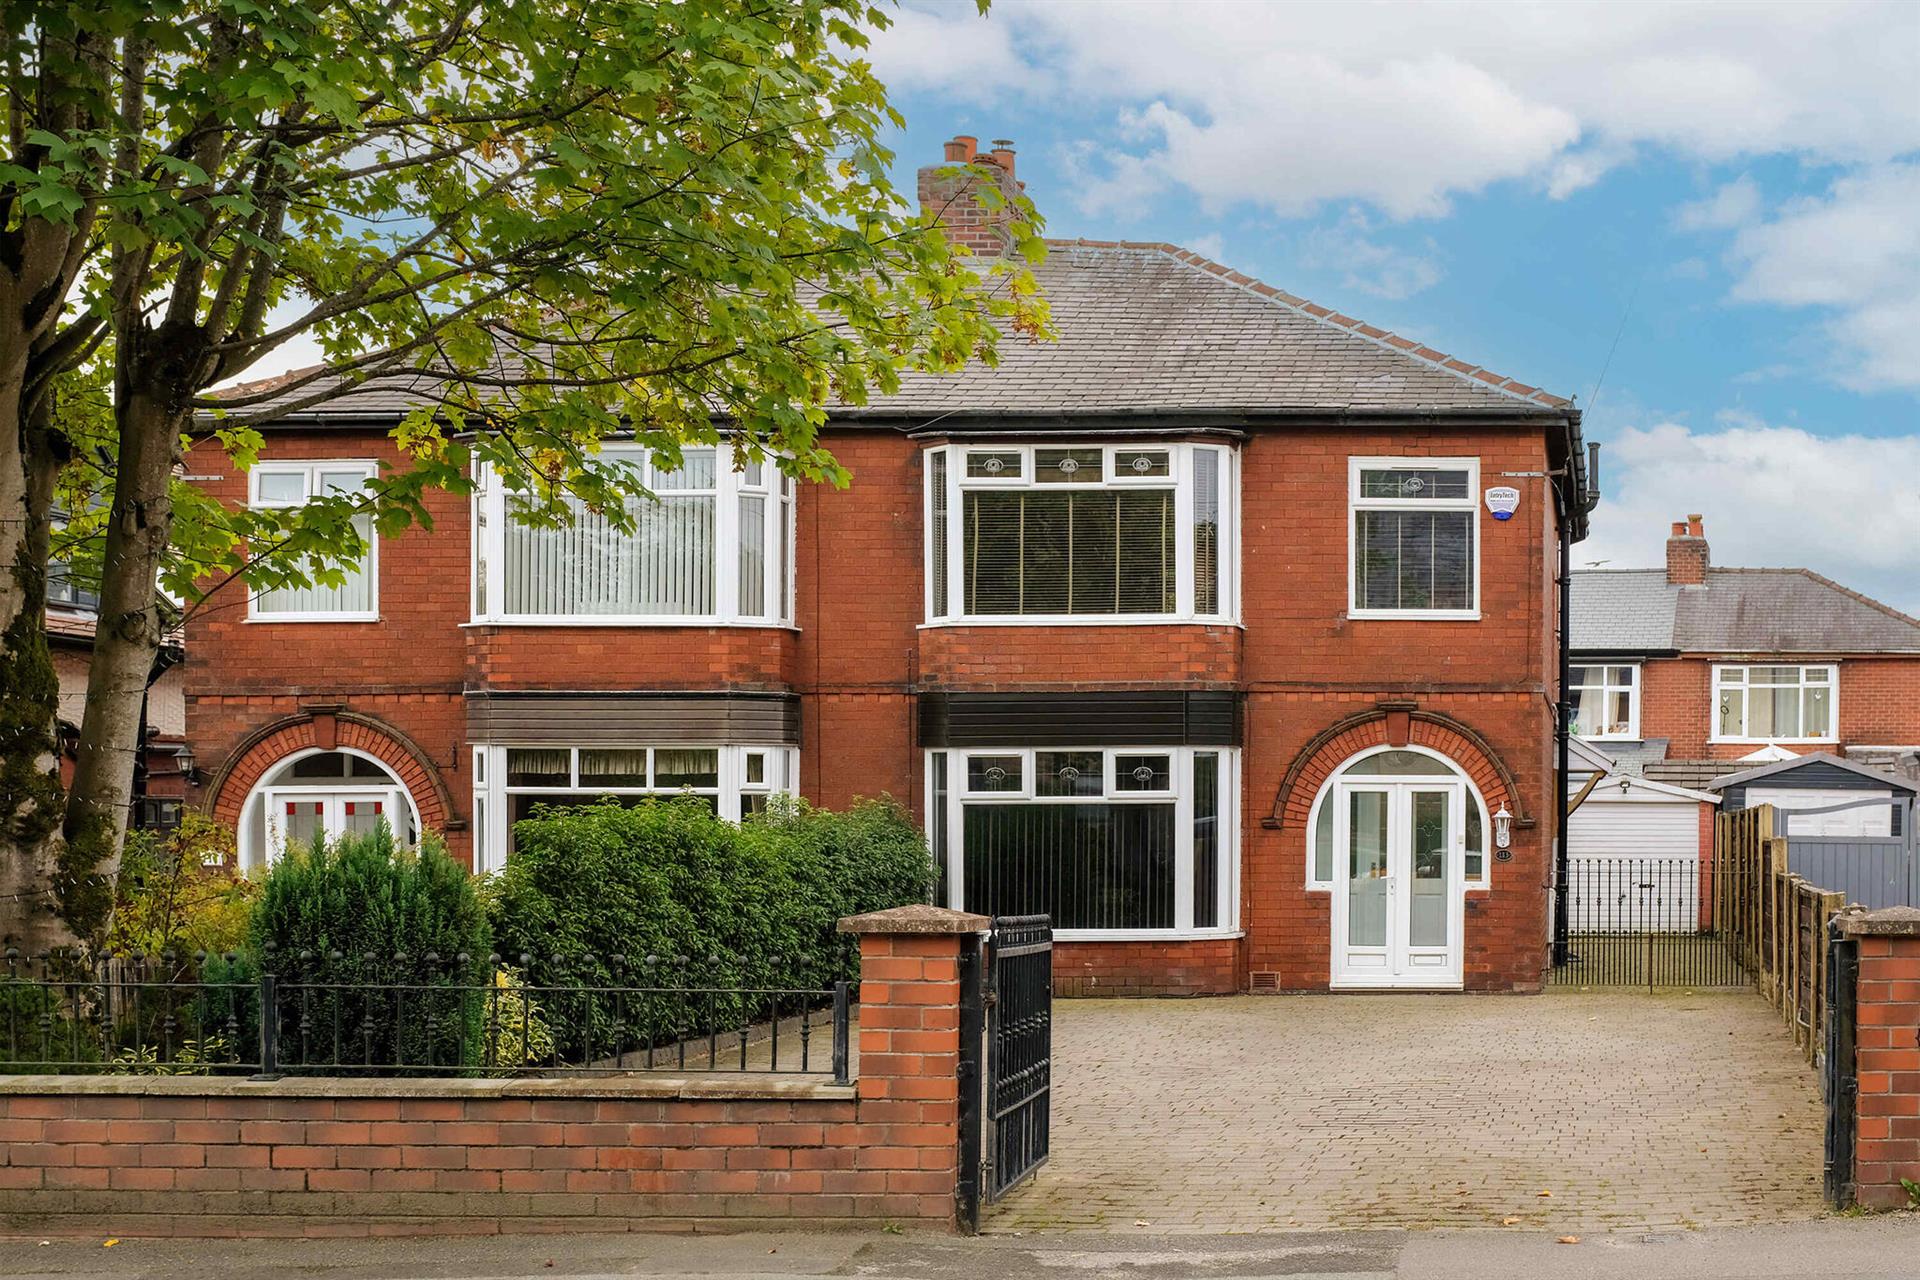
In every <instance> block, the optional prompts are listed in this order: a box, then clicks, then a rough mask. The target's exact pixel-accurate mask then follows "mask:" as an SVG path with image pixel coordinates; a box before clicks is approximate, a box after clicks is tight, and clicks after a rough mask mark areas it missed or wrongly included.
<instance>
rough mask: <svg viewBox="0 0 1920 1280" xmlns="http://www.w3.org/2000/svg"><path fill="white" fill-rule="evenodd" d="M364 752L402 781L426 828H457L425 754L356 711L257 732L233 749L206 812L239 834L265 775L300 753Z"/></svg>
mask: <svg viewBox="0 0 1920 1280" xmlns="http://www.w3.org/2000/svg"><path fill="white" fill-rule="evenodd" d="M343 747H345V748H350V749H352V750H355V751H361V752H364V753H366V754H367V755H369V756H372V757H373V758H374V759H375V760H378V761H379V762H380V763H381V764H383V765H385V766H386V768H387V770H388V772H390V773H392V774H393V776H394V777H396V778H398V779H399V780H400V784H401V785H402V786H404V787H405V788H406V789H407V791H408V793H409V794H410V795H411V796H412V797H413V803H414V807H415V808H417V809H418V810H419V811H420V822H421V825H422V827H423V828H426V829H431V830H434V831H445V830H447V829H448V827H449V826H451V825H455V824H454V823H453V814H454V809H453V803H452V797H451V796H449V795H448V794H447V788H446V784H445V783H444V782H443V781H442V780H441V778H440V773H439V771H438V770H437V769H435V768H434V767H433V762H432V761H431V760H430V759H429V758H428V757H427V755H426V753H425V752H423V751H421V750H420V748H419V747H417V746H415V745H414V744H413V742H412V741H411V740H409V739H408V738H407V736H406V735H405V734H403V733H401V732H400V731H399V730H398V729H395V728H394V727H393V726H391V725H389V724H386V723H385V722H383V721H380V720H376V719H375V718H374V717H372V716H368V715H362V714H360V713H359V712H356V711H344V710H339V709H320V708H315V709H313V710H309V711H302V712H300V713H299V714H297V715H291V716H286V717H284V718H282V719H279V720H275V721H273V722H272V723H271V724H266V725H262V726H261V727H260V728H259V729H257V730H255V731H254V733H253V734H252V735H251V736H250V737H248V738H247V740H246V741H244V742H242V743H241V744H240V745H239V746H237V747H235V748H234V749H233V752H232V753H231V754H230V755H228V757H227V759H226V760H225V762H224V763H222V764H221V766H220V769H219V772H218V773H216V774H215V775H214V778H213V781H212V782H211V783H210V784H209V785H208V788H207V794H208V796H209V797H211V799H210V801H209V803H208V805H207V809H208V811H209V812H210V813H211V814H212V815H213V816H214V818H215V819H216V820H218V821H220V822H222V823H224V824H225V825H227V826H230V827H235V828H238V827H239V825H240V818H241V810H242V808H243V807H244V806H245V805H246V802H247V796H248V795H249V794H251V793H252V791H253V788H254V787H255V785H257V784H258V783H259V781H260V779H261V778H263V777H265V776H266V774H267V771H268V770H270V769H272V768H273V767H274V766H275V765H277V764H279V763H280V762H281V761H283V760H285V759H286V758H287V757H288V756H290V755H293V754H295V753H296V752H300V751H307V750H315V751H335V750H338V749H340V748H343Z"/></svg>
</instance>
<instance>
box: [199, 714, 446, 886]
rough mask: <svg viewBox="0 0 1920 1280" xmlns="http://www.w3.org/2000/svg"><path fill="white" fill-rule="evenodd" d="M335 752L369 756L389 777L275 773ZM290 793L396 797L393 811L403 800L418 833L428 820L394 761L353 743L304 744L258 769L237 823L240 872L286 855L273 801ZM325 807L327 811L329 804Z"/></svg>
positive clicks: (398, 833)
mask: <svg viewBox="0 0 1920 1280" xmlns="http://www.w3.org/2000/svg"><path fill="white" fill-rule="evenodd" d="M336 753H337V754H340V755H345V756H353V757H356V758H358V759H361V760H366V761H369V762H371V763H372V764H374V765H376V766H378V767H379V769H380V771H381V772H382V773H384V774H386V776H387V778H388V781H386V782H382V781H380V780H379V779H377V778H370V777H369V778H355V777H347V778H310V779H305V780H300V779H295V778H294V777H292V776H291V774H288V776H287V777H285V778H280V776H279V775H281V774H282V773H283V772H286V771H287V770H289V769H291V768H292V766H293V765H294V764H295V763H297V762H298V761H301V760H305V759H307V758H308V757H310V756H319V755H330V754H336ZM276 779H277V780H276ZM290 797H300V798H303V799H308V800H316V799H317V800H322V801H327V802H338V801H340V800H384V799H388V798H391V797H397V798H398V800H399V804H398V805H396V806H395V810H394V812H395V813H396V814H399V813H401V812H403V809H402V807H401V806H404V813H405V814H406V816H407V817H408V819H409V820H410V823H411V825H412V828H413V831H414V834H415V837H416V839H417V838H418V836H419V835H420V834H422V833H424V832H425V830H426V826H425V824H424V823H423V822H422V820H421V815H420V806H419V804H418V803H416V802H415V800H414V798H413V792H412V790H411V789H410V788H409V787H408V786H407V784H406V783H405V782H403V781H402V780H401V778H400V775H399V774H397V773H395V772H394V770H393V767H392V766H391V765H389V764H388V763H387V762H386V761H384V760H382V759H380V758H379V757H378V756H376V755H373V754H371V753H369V752H366V751H361V750H359V749H358V748H356V747H343V746H335V747H332V748H326V747H303V748H301V749H300V750H298V751H293V752H289V753H288V754H286V755H284V756H281V757H280V758H279V759H278V760H275V761H274V762H273V763H272V764H271V765H269V766H267V768H266V770H265V772H263V773H262V774H261V775H260V778H259V780H258V781H256V782H255V783H254V784H253V786H252V787H251V788H250V789H249V790H248V792H247V796H246V799H245V800H244V801H242V802H241V806H240V822H239V824H238V826H239V832H238V834H237V839H236V844H237V849H236V856H237V861H238V864H239V867H240V870H241V871H242V872H243V873H246V874H254V873H264V872H265V871H266V870H267V869H268V868H269V867H271V866H273V864H274V863H276V862H278V861H279V860H280V859H281V857H283V856H284V855H285V853H286V842H285V840H284V839H276V838H275V835H274V829H273V814H272V812H271V806H272V805H274V804H275V803H276V802H278V801H284V800H286V799H288V798H290ZM256 804H258V805H264V806H268V809H267V811H265V812H263V813H261V814H260V818H261V822H262V825H263V827H264V835H265V838H266V845H265V848H263V849H261V850H260V851H259V852H260V857H259V858H257V859H256V858H255V857H254V856H253V854H254V848H253V845H252V843H251V842H252V839H253V820H254V806H255V805H256ZM329 812H331V809H330V810H329ZM387 825H388V826H389V827H390V828H392V829H393V832H394V840H395V842H396V843H398V844H405V843H406V833H405V832H404V831H402V830H400V829H399V827H398V826H397V825H396V824H394V823H392V822H389V823H388V824H387ZM329 838H330V839H333V838H337V836H330V837H329Z"/></svg>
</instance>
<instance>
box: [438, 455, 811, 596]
mask: <svg viewBox="0 0 1920 1280" xmlns="http://www.w3.org/2000/svg"><path fill="white" fill-rule="evenodd" d="M605 456H606V457H607V458H608V459H609V460H611V461H616V462H624V463H626V464H628V465H630V466H631V467H633V468H634V470H635V471H636V472H637V474H638V478H639V480H640V482H641V483H642V484H644V485H645V486H646V488H647V489H648V490H649V491H650V492H651V494H652V495H653V496H652V497H650V498H642V499H637V500H634V501H633V502H632V503H631V504H630V506H629V509H628V510H629V514H630V516H631V519H632V522H633V528H632V530H631V532H622V531H620V530H619V529H618V528H617V527H616V526H615V523H614V521H613V520H611V519H609V518H608V517H607V516H606V515H604V514H600V513H596V512H593V511H590V510H588V509H587V507H586V505H585V504H584V503H581V502H579V501H578V500H577V499H573V498H571V497H569V498H568V499H566V503H567V506H568V509H569V510H570V512H571V513H572V517H573V518H572V520H571V522H570V523H568V524H565V525H562V526H559V527H557V528H543V527H536V526H534V525H531V524H528V523H526V522H524V521H523V520H521V519H519V518H518V517H517V516H516V513H515V510H514V508H515V506H516V505H517V503H516V498H515V495H514V494H513V493H511V492H509V490H508V488H507V486H506V485H505V484H503V483H502V482H501V479H500V477H499V476H498V475H497V474H496V473H494V472H492V471H491V469H488V468H484V467H483V468H481V469H480V471H479V472H478V474H477V475H476V477H475V480H476V484H477V486H478V487H477V491H476V493H475V495H474V500H473V521H474V538H473V556H474V559H473V620H474V621H475V622H498V623H516V624H532V625H553V626H560V625H588V626H607V625H621V626H646V625H653V626H672V625H689V624H692V625H708V626H712V625H729V626H790V625H791V624H792V622H793V508H794V488H793V481H792V479H791V478H789V477H787V476H785V475H783V474H782V473H781V472H780V470H779V468H778V467H776V466H775V465H773V464H772V463H771V462H768V461H747V462H743V463H741V464H740V465H739V466H737V467H736V466H731V465H728V463H729V461H730V459H729V456H728V454H727V453H726V452H725V451H724V450H720V449H715V448H697V449H687V450H685V451H684V453H683V454H682V458H681V462H680V465H679V466H677V467H674V468H672V469H667V468H664V467H662V466H661V465H660V464H659V463H658V462H657V461H656V460H655V459H653V457H652V456H651V451H650V450H647V449H643V448H636V447H629V446H613V447H609V448H608V449H607V450H606V454H605Z"/></svg>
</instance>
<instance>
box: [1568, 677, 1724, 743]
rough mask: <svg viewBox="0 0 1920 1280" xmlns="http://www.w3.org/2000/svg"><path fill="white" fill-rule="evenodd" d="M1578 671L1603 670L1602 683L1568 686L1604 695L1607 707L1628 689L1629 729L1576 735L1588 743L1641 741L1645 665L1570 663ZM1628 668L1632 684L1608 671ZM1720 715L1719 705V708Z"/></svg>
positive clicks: (1570, 682) (1575, 681)
mask: <svg viewBox="0 0 1920 1280" xmlns="http://www.w3.org/2000/svg"><path fill="white" fill-rule="evenodd" d="M1568 666H1570V667H1571V668H1573V669H1574V670H1576V671H1577V670H1580V669H1581V668H1586V669H1588V670H1598V671H1599V672H1600V683H1598V684H1592V683H1587V682H1582V681H1578V680H1569V681H1568V683H1567V688H1568V689H1570V690H1571V689H1593V690H1597V691H1598V692H1599V694H1600V702H1601V705H1602V706H1605V705H1606V703H1607V700H1608V699H1609V698H1610V697H1612V695H1614V694H1616V693H1619V692H1622V691H1624V692H1625V693H1626V695H1627V731H1626V732H1625V733H1582V734H1576V735H1575V736H1576V737H1579V738H1580V739H1582V740H1583V741H1586V742H1638V741H1639V740H1640V679H1641V674H1642V673H1641V666H1640V664H1639V663H1637V662H1598V661H1596V662H1586V661H1576V662H1571V663H1569V664H1568ZM1618 669H1625V670H1626V671H1627V672H1628V677H1627V679H1628V683H1627V684H1624V685H1620V684H1615V683H1614V682H1613V680H1612V679H1611V677H1609V676H1608V674H1607V673H1608V672H1610V671H1614V670H1618ZM1716 714H1717V708H1716Z"/></svg>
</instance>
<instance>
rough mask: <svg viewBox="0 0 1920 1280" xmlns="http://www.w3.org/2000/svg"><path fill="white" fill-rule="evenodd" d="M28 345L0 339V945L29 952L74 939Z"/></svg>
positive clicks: (48, 489) (41, 476) (45, 528)
mask: <svg viewBox="0 0 1920 1280" xmlns="http://www.w3.org/2000/svg"><path fill="white" fill-rule="evenodd" d="M27 346H28V339H27V337H26V336H25V335H24V334H21V333H19V332H17V331H16V332H15V333H12V334H6V335H0V945H4V946H7V947H15V948H18V949H19V950H20V951H22V952H25V953H27V954H29V955H34V954H40V953H44V952H47V951H51V950H54V949H55V948H58V947H64V946H70V945H72V944H73V942H74V940H75V939H74V935H73V933H72V931H71V930H69V929H68V928H67V926H66V923H65V921H64V920H63V919H62V918H61V916H60V914H59V910H58V907H59V904H58V901H57V900H56V898H55V896H54V893H53V877H54V873H55V871H56V869H57V864H58V855H59V850H60V843H61V842H60V823H61V811H62V795H61V787H60V740H59V728H58V725H59V714H60V680H59V677H58V675H57V674H56V673H55V672H54V669H53V656H52V654H51V653H50V652H49V651H48V649H47V631H46V621H45V619H46V605H47V547H48V543H49V539H50V536H51V529H52V519H51V517H52V510H51V509H52V502H53V487H54V479H55V473H56V471H57V469H58V463H57V461H56V460H55V457H54V452H53V449H52V447H51V443H52V442H51V435H50V432H49V431H48V430H47V420H46V418H45V417H36V418H35V419H34V420H33V421H31V422H29V421H28V420H27V418H26V416H25V412H24V405H23V395H24V388H25V384H26V370H27V354H26V352H27ZM50 408H51V406H50V405H48V404H45V403H44V402H43V405H42V410H41V412H47V411H50Z"/></svg>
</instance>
